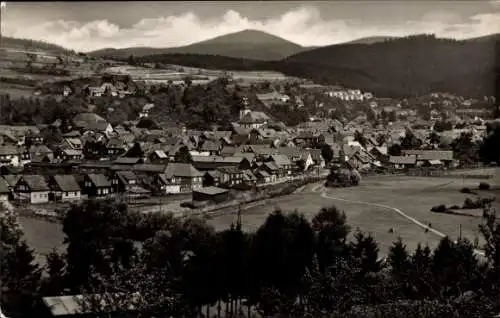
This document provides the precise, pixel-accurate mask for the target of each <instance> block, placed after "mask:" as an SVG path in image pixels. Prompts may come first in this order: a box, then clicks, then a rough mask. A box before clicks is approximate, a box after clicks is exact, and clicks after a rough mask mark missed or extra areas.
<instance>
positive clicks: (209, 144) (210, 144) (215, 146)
mask: <svg viewBox="0 0 500 318" xmlns="http://www.w3.org/2000/svg"><path fill="white" fill-rule="evenodd" d="M219 147H220V142H218V141H212V140H206V141H205V142H204V143H203V145H202V146H201V150H202V151H217V150H219Z"/></svg>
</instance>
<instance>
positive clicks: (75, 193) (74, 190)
mask: <svg viewBox="0 0 500 318" xmlns="http://www.w3.org/2000/svg"><path fill="white" fill-rule="evenodd" d="M49 188H50V199H51V200H52V201H62V202H66V201H77V200H80V199H81V194H82V191H81V189H80V186H79V185H78V182H76V180H75V177H74V176H73V175H70V174H66V175H63V174H59V175H54V176H50V177H49Z"/></svg>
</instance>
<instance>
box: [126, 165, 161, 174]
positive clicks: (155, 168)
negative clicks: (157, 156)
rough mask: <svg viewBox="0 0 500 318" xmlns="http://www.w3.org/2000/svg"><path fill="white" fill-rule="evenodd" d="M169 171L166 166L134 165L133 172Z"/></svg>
mask: <svg viewBox="0 0 500 318" xmlns="http://www.w3.org/2000/svg"><path fill="white" fill-rule="evenodd" d="M166 169H167V165H165V164H153V163H144V164H137V165H134V166H133V168H132V170H133V171H136V172H152V173H164V172H165V170H166Z"/></svg>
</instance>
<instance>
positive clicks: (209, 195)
mask: <svg viewBox="0 0 500 318" xmlns="http://www.w3.org/2000/svg"><path fill="white" fill-rule="evenodd" d="M228 199H229V190H227V189H222V188H218V187H205V188H201V189H199V190H193V201H199V202H200V201H210V202H213V203H220V202H223V201H227V200H228Z"/></svg>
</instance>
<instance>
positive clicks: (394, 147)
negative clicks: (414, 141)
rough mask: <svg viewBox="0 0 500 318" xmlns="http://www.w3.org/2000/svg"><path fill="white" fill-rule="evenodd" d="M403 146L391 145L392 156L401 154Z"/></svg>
mask: <svg viewBox="0 0 500 318" xmlns="http://www.w3.org/2000/svg"><path fill="white" fill-rule="evenodd" d="M401 150H402V149H401V146H400V145H399V144H393V145H391V146H390V147H389V150H388V153H389V155H391V156H401Z"/></svg>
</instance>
